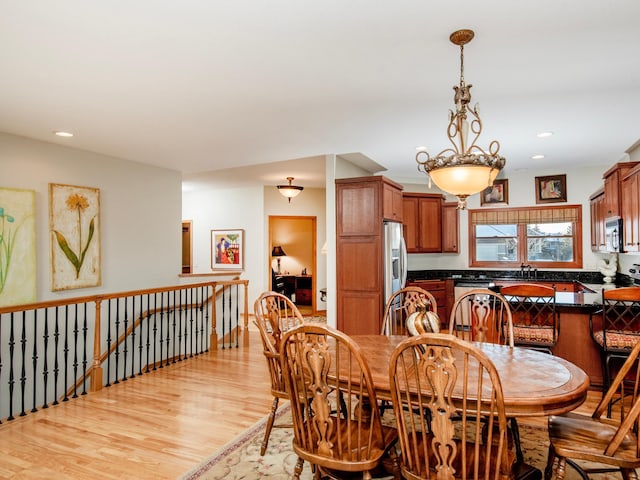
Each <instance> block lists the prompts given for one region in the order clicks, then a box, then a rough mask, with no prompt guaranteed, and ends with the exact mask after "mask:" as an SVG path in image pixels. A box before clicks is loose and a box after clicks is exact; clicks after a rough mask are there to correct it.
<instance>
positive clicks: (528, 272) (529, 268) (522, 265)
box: [520, 262, 538, 279]
mask: <svg viewBox="0 0 640 480" xmlns="http://www.w3.org/2000/svg"><path fill="white" fill-rule="evenodd" d="M525 270H526V271H527V279H530V278H531V265H528V264H527V265H525V264H524V262H523V263H522V264H520V276H521V277H522V278H524V272H525ZM534 273H535V275H536V277H537V276H538V271H537V269H535V270H534Z"/></svg>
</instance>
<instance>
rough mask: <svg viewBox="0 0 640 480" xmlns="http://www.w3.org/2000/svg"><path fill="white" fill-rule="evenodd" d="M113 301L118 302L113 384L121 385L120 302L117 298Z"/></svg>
mask: <svg viewBox="0 0 640 480" xmlns="http://www.w3.org/2000/svg"><path fill="white" fill-rule="evenodd" d="M113 301H114V302H116V321H115V326H116V334H115V338H114V342H115V344H116V347H115V352H114V364H115V365H114V369H115V381H114V382H113V384H114V385H117V384H118V383H120V369H119V368H118V367H119V365H118V364H119V363H120V301H119V299H117V298H115V299H114V300H113Z"/></svg>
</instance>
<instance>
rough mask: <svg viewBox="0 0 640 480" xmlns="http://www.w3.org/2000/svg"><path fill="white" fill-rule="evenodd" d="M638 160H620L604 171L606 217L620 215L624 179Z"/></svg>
mask: <svg viewBox="0 0 640 480" xmlns="http://www.w3.org/2000/svg"><path fill="white" fill-rule="evenodd" d="M637 163H638V162H618V163H616V164H615V165H614V166H613V167H611V168H610V169H609V170H607V171H606V172H604V174H603V175H602V178H603V179H604V218H605V219H606V218H609V217H619V216H620V214H621V209H622V189H621V188H620V186H621V184H622V179H623V178H624V176H625V175H626V174H627V173H628V172H629V170H631V169H632V168H633V167H635V166H636V164H637Z"/></svg>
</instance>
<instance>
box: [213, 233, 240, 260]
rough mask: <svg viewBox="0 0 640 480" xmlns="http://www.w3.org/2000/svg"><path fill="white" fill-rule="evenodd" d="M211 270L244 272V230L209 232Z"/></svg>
mask: <svg viewBox="0 0 640 480" xmlns="http://www.w3.org/2000/svg"><path fill="white" fill-rule="evenodd" d="M211 269H212V270H244V230H242V229H235V230H211Z"/></svg>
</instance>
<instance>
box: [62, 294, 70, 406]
mask: <svg viewBox="0 0 640 480" xmlns="http://www.w3.org/2000/svg"><path fill="white" fill-rule="evenodd" d="M63 335H64V347H63V350H62V353H63V359H64V362H63V368H64V377H63V378H64V383H63V385H64V397H63V399H62V400H63V401H64V402H66V401H68V400H69V397H68V396H67V387H68V386H69V382H68V380H69V305H65V306H64V332H63Z"/></svg>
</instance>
